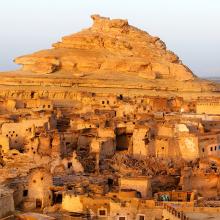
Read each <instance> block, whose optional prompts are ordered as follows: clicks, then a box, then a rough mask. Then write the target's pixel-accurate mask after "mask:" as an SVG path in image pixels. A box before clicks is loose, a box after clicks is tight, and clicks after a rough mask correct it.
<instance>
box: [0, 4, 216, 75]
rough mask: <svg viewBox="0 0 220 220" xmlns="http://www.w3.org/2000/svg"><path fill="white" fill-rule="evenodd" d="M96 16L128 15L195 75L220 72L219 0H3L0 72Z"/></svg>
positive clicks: (10, 67) (0, 5)
mask: <svg viewBox="0 0 220 220" xmlns="http://www.w3.org/2000/svg"><path fill="white" fill-rule="evenodd" d="M91 14H100V15H102V16H108V17H111V18H126V19H128V20H129V23H130V24H132V25H134V26H137V27H139V28H141V29H143V30H146V31H147V32H149V33H150V34H152V35H156V36H160V38H161V39H162V40H163V41H165V42H166V44H167V47H168V48H169V49H170V50H172V51H174V52H175V53H177V54H178V55H179V57H180V58H181V59H182V60H183V62H184V63H185V64H186V65H188V66H189V67H190V68H191V69H192V70H193V71H194V73H195V74H197V75H199V76H220V0H0V70H1V71H4V70H10V69H15V68H16V65H14V64H13V62H12V61H13V59H14V58H15V57H17V56H20V55H24V54H28V53H32V52H34V51H37V50H40V49H45V48H50V45H51V44H52V43H54V42H57V41H59V40H60V38H61V37H62V36H64V35H68V34H71V33H74V32H77V31H80V30H81V29H82V28H85V27H88V26H90V25H91V19H90V17H89V16H90V15H91Z"/></svg>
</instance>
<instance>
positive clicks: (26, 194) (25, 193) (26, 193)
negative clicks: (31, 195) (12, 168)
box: [23, 189, 28, 197]
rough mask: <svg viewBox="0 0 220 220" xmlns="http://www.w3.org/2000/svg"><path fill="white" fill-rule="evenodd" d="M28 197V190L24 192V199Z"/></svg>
mask: <svg viewBox="0 0 220 220" xmlns="http://www.w3.org/2000/svg"><path fill="white" fill-rule="evenodd" d="M27 196H28V190H27V189H26V190H24V191H23V197H27Z"/></svg>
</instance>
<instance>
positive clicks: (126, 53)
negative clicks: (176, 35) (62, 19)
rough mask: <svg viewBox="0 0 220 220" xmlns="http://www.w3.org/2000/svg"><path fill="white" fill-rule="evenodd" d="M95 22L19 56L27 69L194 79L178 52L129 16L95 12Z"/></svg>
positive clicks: (39, 71)
mask: <svg viewBox="0 0 220 220" xmlns="http://www.w3.org/2000/svg"><path fill="white" fill-rule="evenodd" d="M91 17H92V19H93V22H94V23H93V26H92V27H91V28H88V29H85V30H82V31H81V32H79V33H76V34H73V35H70V36H65V37H63V38H62V42H58V43H55V44H53V48H52V49H49V50H42V51H39V52H36V53H33V54H31V55H27V56H22V57H18V58H17V59H16V60H15V62H16V63H17V64H21V65H23V70H25V71H31V72H34V73H42V74H46V73H53V72H56V71H65V72H73V73H86V74H89V73H101V74H105V73H112V74H116V76H117V74H119V73H130V74H134V75H138V76H141V77H143V78H146V79H161V78H172V79H176V80H179V81H183V80H192V79H194V78H195V76H194V75H193V73H192V72H191V71H190V70H189V69H188V68H187V67H186V66H184V65H183V64H182V62H181V60H179V58H178V56H176V55H175V54H174V53H173V52H171V51H169V50H167V49H166V45H165V43H164V42H163V41H161V40H160V38H158V37H153V36H151V35H149V34H148V33H147V32H144V31H141V30H139V29H137V28H135V27H133V26H131V25H129V24H128V21H127V20H122V19H112V20H111V19H109V18H105V17H100V16H99V15H93V16H91Z"/></svg>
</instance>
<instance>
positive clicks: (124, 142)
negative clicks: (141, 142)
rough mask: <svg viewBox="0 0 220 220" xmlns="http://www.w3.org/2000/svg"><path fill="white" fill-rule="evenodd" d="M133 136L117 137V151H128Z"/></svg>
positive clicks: (121, 135) (122, 135) (123, 135)
mask: <svg viewBox="0 0 220 220" xmlns="http://www.w3.org/2000/svg"><path fill="white" fill-rule="evenodd" d="M131 136H132V135H129V134H120V135H116V150H118V151H123V150H128V148H129V145H130V141H131Z"/></svg>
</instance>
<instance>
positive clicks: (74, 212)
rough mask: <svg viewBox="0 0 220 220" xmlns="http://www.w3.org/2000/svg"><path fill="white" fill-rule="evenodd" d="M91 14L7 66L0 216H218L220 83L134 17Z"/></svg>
mask: <svg viewBox="0 0 220 220" xmlns="http://www.w3.org/2000/svg"><path fill="white" fill-rule="evenodd" d="M92 20H93V25H92V27H90V28H88V29H84V30H82V31H80V32H78V33H76V34H72V35H69V36H65V37H63V38H62V40H61V42H58V43H55V44H53V45H52V48H51V49H48V50H42V51H39V52H36V53H33V54H30V55H25V56H21V57H18V58H16V59H15V62H16V63H17V64H20V65H21V68H20V69H19V70H16V71H10V72H2V73H1V78H0V218H3V217H7V216H9V217H8V218H10V219H114V220H134V219H137V220H152V219H155V220H156V219H157V220H159V219H161V220H162V219H173V220H176V219H184V220H186V219H187V220H190V219H199V218H196V216H199V213H200V214H201V213H202V214H203V216H207V219H208V218H209V217H213V218H215V217H216V216H217V215H218V212H219V211H220V208H219V207H220V169H219V167H220V104H219V103H220V84H218V83H215V82H212V81H207V80H203V79H199V78H198V77H196V75H195V74H193V73H192V71H191V70H190V69H189V68H188V67H186V66H185V65H184V64H183V63H182V61H181V60H180V59H179V57H178V56H177V55H175V54H174V53H173V52H171V51H169V50H167V48H166V45H165V43H164V42H163V41H161V40H160V38H158V37H153V36H151V35H150V34H148V33H147V32H144V31H142V30H139V29H138V28H135V27H133V26H131V25H130V24H129V23H128V21H127V20H121V19H109V18H105V17H101V16H99V15H93V16H92ZM18 211H19V212H18ZM216 219H217V218H216Z"/></svg>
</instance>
